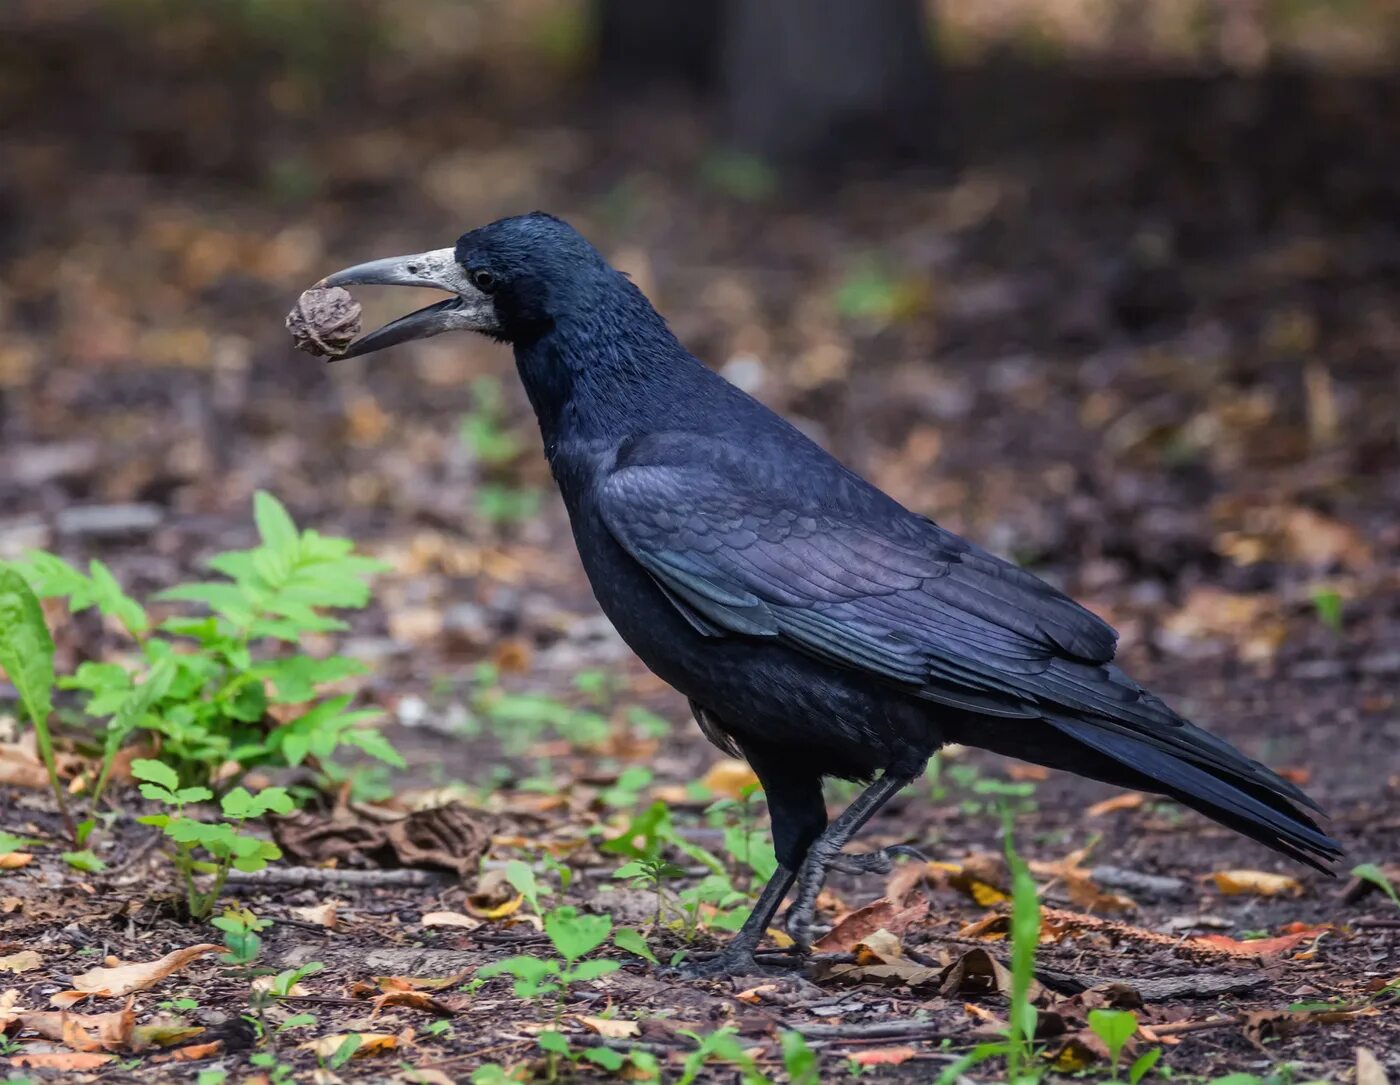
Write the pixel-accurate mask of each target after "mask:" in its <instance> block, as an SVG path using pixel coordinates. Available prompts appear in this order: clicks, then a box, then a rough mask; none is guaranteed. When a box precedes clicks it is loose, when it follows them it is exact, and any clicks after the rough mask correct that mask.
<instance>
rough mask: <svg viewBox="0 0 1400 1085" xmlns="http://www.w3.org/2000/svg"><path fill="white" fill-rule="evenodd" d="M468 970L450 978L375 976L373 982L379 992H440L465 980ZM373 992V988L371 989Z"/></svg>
mask: <svg viewBox="0 0 1400 1085" xmlns="http://www.w3.org/2000/svg"><path fill="white" fill-rule="evenodd" d="M469 971H470V970H465V971H462V972H457V973H455V974H454V975H451V976H375V977H374V982H375V983H376V984H377V985H378V986H379V989H380V990H381V991H441V990H442V989H443V988H444V987H453V986H456V985H457V984H459V983H461V982H462V981H463V980H465V979H466V978H467V976H468V974H469ZM371 990H373V988H371Z"/></svg>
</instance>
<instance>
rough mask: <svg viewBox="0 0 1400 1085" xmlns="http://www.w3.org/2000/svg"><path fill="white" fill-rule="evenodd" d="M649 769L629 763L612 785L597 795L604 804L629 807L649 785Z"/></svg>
mask: <svg viewBox="0 0 1400 1085" xmlns="http://www.w3.org/2000/svg"><path fill="white" fill-rule="evenodd" d="M652 779H653V777H652V773H651V769H648V768H643V767H642V766H641V765H629V766H628V767H627V768H625V769H623V770H622V772H621V773H619V774H618V777H617V779H616V780H615V781H614V782H613V784H612V786H611V787H609V788H606V789H605V790H604V791H603V792H602V794H600V795H599V796H598V798H599V799H600V800H602V803H603V805H604V806H611V807H615V808H617V807H621V808H626V809H631V808H632V807H634V806H636V805H637V800H638V799H639V798H640V797H641V794H642V792H643V791H644V790H645V789H646V788H647V787H650V786H651V781H652Z"/></svg>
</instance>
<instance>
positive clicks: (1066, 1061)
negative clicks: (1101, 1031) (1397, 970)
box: [1049, 1028, 1108, 1074]
mask: <svg viewBox="0 0 1400 1085" xmlns="http://www.w3.org/2000/svg"><path fill="white" fill-rule="evenodd" d="M1049 1058H1050V1061H1051V1065H1052V1066H1054V1068H1055V1069H1056V1070H1058V1071H1059V1072H1060V1073H1062V1074H1077V1073H1079V1072H1080V1071H1082V1070H1087V1069H1089V1067H1091V1066H1093V1065H1094V1064H1095V1063H1097V1062H1101V1061H1107V1059H1108V1048H1107V1046H1106V1045H1105V1044H1104V1042H1103V1040H1101V1039H1100V1038H1099V1037H1098V1036H1097V1035H1096V1034H1095V1033H1094V1032H1093V1031H1092V1030H1090V1029H1087V1028H1086V1029H1080V1030H1079V1031H1078V1032H1076V1033H1074V1034H1073V1035H1072V1036H1069V1037H1068V1038H1066V1039H1065V1041H1064V1043H1062V1044H1061V1045H1060V1047H1059V1048H1058V1050H1056V1051H1055V1052H1054V1053H1053V1054H1052V1055H1050V1056H1049Z"/></svg>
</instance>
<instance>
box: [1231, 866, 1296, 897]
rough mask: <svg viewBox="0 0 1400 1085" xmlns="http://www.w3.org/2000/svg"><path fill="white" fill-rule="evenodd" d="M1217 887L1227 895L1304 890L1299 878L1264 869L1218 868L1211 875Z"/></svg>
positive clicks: (1281, 893)
mask: <svg viewBox="0 0 1400 1085" xmlns="http://www.w3.org/2000/svg"><path fill="white" fill-rule="evenodd" d="M1211 880H1212V881H1214V882H1215V887H1216V888H1217V889H1219V890H1220V891H1221V892H1222V893H1224V894H1225V895H1226V896H1237V895H1239V894H1243V893H1249V894H1252V895H1254V896H1256V897H1277V896H1281V895H1283V894H1285V893H1286V894H1288V895H1290V896H1296V895H1297V894H1299V893H1301V892H1302V891H1303V887H1302V885H1301V884H1300V883H1299V882H1298V879H1297V878H1290V877H1288V876H1287V875H1286V874H1269V873H1267V872H1266V871H1263V870H1217V871H1216V872H1215V873H1214V874H1212V875H1211Z"/></svg>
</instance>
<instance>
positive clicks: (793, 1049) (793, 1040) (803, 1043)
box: [778, 1032, 822, 1085]
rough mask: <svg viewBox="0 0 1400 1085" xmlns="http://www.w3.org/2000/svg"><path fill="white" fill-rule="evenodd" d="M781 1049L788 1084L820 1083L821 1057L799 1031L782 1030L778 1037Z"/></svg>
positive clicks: (816, 1084)
mask: <svg viewBox="0 0 1400 1085" xmlns="http://www.w3.org/2000/svg"><path fill="white" fill-rule="evenodd" d="M778 1040H779V1043H780V1044H781V1046H782V1049H783V1069H784V1070H786V1071H787V1076H788V1085H821V1080H822V1078H821V1069H822V1066H821V1059H820V1057H819V1056H818V1055H817V1053H816V1052H815V1051H813V1050H812V1049H811V1047H810V1046H808V1044H807V1038H806V1037H805V1036H803V1035H802V1033H800V1032H784V1033H783V1034H782V1035H781V1036H780V1037H778Z"/></svg>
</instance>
